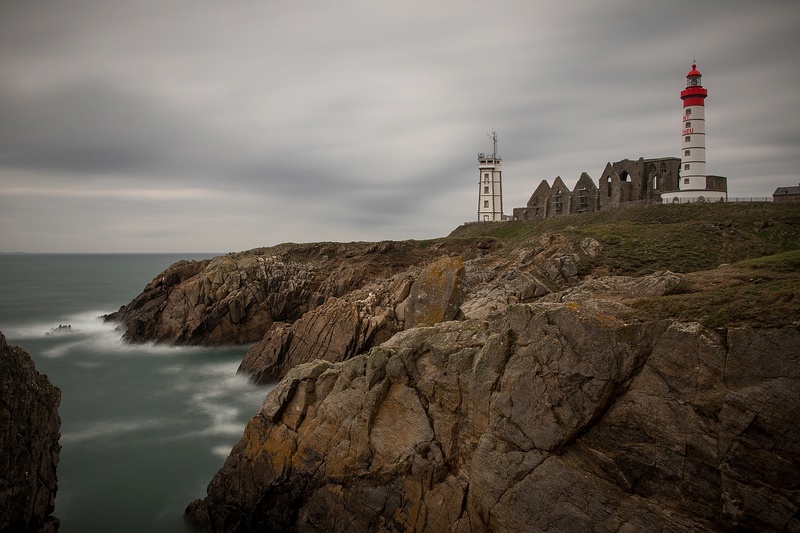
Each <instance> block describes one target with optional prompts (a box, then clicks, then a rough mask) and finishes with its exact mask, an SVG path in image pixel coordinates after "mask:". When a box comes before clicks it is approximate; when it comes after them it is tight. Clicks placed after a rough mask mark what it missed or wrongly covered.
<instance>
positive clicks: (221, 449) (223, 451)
mask: <svg viewBox="0 0 800 533" xmlns="http://www.w3.org/2000/svg"><path fill="white" fill-rule="evenodd" d="M211 453H212V454H214V455H216V456H217V457H222V458H223V459H227V458H228V455H230V453H231V446H214V447H213V448H211Z"/></svg>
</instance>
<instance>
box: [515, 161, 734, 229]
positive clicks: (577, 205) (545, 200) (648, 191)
mask: <svg viewBox="0 0 800 533" xmlns="http://www.w3.org/2000/svg"><path fill="white" fill-rule="evenodd" d="M680 168H681V160H680V159H679V158H677V157H664V158H660V159H644V158H642V157H640V158H639V159H638V160H635V161H633V160H630V159H623V160H622V161H617V162H616V163H608V164H606V167H605V169H603V173H602V174H601V176H600V179H599V180H598V182H597V183H596V184H595V182H594V181H593V180H592V178H591V177H589V175H588V174H587V173H586V172H584V173H583V174H581V177H580V179H578V183H576V184H575V187H574V188H573V189H572V190H571V191H570V190H569V188H568V187H567V186H566V185H565V184H564V182H563V181H562V180H561V177H560V176H559V177H557V178H556V179H555V180H554V181H553V185H552V186H550V184H548V183H547V181H546V180H542V182H541V183H540V184H539V186H538V187H536V190H535V191H534V192H533V194H532V195H531V197H530V199H529V200H528V203H527V205H526V206H525V207H517V208H514V211H513V217H512V218H513V219H514V220H536V219H540V218H549V217H554V216H559V215H568V214H572V213H583V212H588V211H598V210H600V209H614V208H617V207H624V206H628V205H644V204H660V203H662V202H663V198H662V194H667V193H671V192H674V191H678V190H679V180H680V172H679V171H680ZM705 178H706V187H705V190H706V191H709V192H711V191H713V192H717V193H723V194H726V193H727V190H728V183H727V182H728V180H727V179H726V178H724V177H722V176H705ZM673 201H674V200H673ZM694 201H698V202H703V201H712V195H708V198H706V197H704V196H703V195H699V196H697V197H696V198H695V199H694ZM713 201H718V200H717V199H716V198H713Z"/></svg>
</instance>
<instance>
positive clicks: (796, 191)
mask: <svg viewBox="0 0 800 533" xmlns="http://www.w3.org/2000/svg"><path fill="white" fill-rule="evenodd" d="M772 200H773V201H774V202H800V184H798V185H797V186H796V187H778V188H777V189H775V192H774V193H772Z"/></svg>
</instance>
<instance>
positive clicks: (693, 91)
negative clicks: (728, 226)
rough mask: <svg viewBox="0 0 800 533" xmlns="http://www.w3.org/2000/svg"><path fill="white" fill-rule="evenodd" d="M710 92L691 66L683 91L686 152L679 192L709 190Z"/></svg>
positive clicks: (682, 158)
mask: <svg viewBox="0 0 800 533" xmlns="http://www.w3.org/2000/svg"><path fill="white" fill-rule="evenodd" d="M707 96H708V91H707V90H706V89H705V88H703V85H702V84H701V80H700V71H699V70H697V65H696V64H692V70H690V71H689V73H688V74H687V75H686V88H685V89H684V90H682V91H681V100H683V126H682V128H681V130H682V131H681V136H682V137H683V150H682V154H683V155H682V156H681V181H680V184H679V187H680V190H682V191H685V190H695V191H696V190H704V189H705V188H706V107H705V99H706V97H707Z"/></svg>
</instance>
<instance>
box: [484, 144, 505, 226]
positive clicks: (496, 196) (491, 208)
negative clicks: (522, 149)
mask: <svg viewBox="0 0 800 533" xmlns="http://www.w3.org/2000/svg"><path fill="white" fill-rule="evenodd" d="M491 137H492V153H491V154H478V169H479V171H480V175H479V179H478V220H479V221H480V222H492V221H501V220H503V162H502V159H500V156H499V155H498V154H497V133H495V132H492V135H491Z"/></svg>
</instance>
